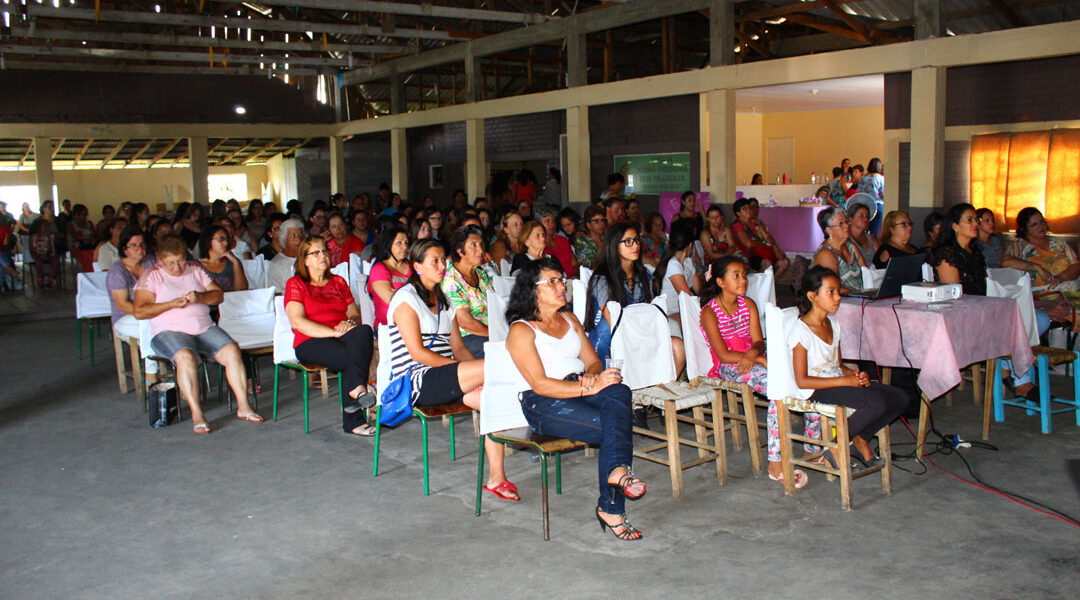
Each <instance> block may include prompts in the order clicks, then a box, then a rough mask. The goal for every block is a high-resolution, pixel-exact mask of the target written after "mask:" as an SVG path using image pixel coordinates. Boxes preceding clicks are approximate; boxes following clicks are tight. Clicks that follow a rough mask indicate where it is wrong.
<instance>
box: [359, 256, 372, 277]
mask: <svg viewBox="0 0 1080 600" xmlns="http://www.w3.org/2000/svg"><path fill="white" fill-rule="evenodd" d="M373 266H375V259H374V258H369V259H367V260H364V261H361V262H360V268H361V270H362V271H363V273H364V275H371V267H373Z"/></svg>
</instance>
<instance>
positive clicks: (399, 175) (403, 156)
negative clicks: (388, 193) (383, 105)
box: [390, 127, 409, 200]
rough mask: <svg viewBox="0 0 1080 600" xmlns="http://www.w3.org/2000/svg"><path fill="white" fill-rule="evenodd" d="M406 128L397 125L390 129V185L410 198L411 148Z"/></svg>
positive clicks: (406, 198)
mask: <svg viewBox="0 0 1080 600" xmlns="http://www.w3.org/2000/svg"><path fill="white" fill-rule="evenodd" d="M405 132H406V130H405V128H403V127H395V128H393V129H391V130H390V165H391V175H390V187H391V188H392V190H393V191H395V192H397V193H398V194H401V197H402V198H403V199H405V200H408V199H409V150H408V142H407V141H406V138H407V136H406V135H405Z"/></svg>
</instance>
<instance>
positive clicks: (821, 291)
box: [787, 266, 907, 470]
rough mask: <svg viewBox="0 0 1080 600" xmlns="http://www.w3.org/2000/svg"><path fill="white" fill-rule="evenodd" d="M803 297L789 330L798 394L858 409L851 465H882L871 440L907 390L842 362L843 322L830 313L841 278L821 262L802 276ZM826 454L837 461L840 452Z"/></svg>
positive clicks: (899, 408) (851, 422) (896, 412)
mask: <svg viewBox="0 0 1080 600" xmlns="http://www.w3.org/2000/svg"><path fill="white" fill-rule="evenodd" d="M801 289H803V290H805V295H804V296H803V297H802V298H799V314H800V315H801V316H800V317H799V321H798V322H797V323H796V324H795V327H794V328H793V329H792V331H791V332H790V333H789V334H788V337H787V343H788V345H789V346H790V347H791V362H792V365H793V367H794V371H795V385H797V386H798V388H799V389H798V396H799V397H800V398H803V399H808V400H811V401H813V402H820V403H822V404H832V405H837V406H847V407H849V408H853V409H855V412H854V413H853V414H852V415H851V416H850V417H848V430H849V431H850V433H851V441H852V445H853V446H854V447H855V449H856V450H857V452H852V453H851V458H852V459H854V460H853V461H852V469H855V470H858V469H862V468H867V467H870V466H874V465H876V464H878V462H879V460H880V459H878V458H875V457H874V455H873V453H872V452H871V451H870V444H869V443H868V442H869V439H870V438H871V437H872V436H873V435H874V434H876V433H877V432H878V430H879V429H881V428H882V427H888V426H889V423H891V422H892V421H893V420H894V419H896V418H897V417H898V416H900V413H902V412H904V409H905V408H907V394H906V393H905V392H904V391H903V390H901V389H900V388H895V387H892V386H889V385H882V384H880V383H870V376H869V375H867V374H866V373H863V372H861V371H853V370H851V369H848V368H847V367H845V366H843V365H842V364H841V363H840V324H839V322H837V321H836V319H834V318H833V317H832V315H833V314H834V313H835V312H836V311H837V310H838V309H839V308H840V278H839V277H838V276H837V275H836V273H835V272H833V271H832V270H831V269H828V268H825V267H821V266H817V267H812V268H811V269H810V270H809V271H807V272H806V275H805V276H804V277H803V280H802V288H801ZM822 456H823V458H825V460H827V461H829V462H830V463H831V464H832V465H833V466H834V467H836V466H837V465H838V464H839V456H838V455H837V454H836V450H835V449H833V448H830V451H829V452H826V453H824V454H823V455H822Z"/></svg>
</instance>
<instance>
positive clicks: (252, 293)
mask: <svg viewBox="0 0 1080 600" xmlns="http://www.w3.org/2000/svg"><path fill="white" fill-rule="evenodd" d="M218 310H219V311H220V318H219V319H218V326H219V327H221V328H222V329H224V330H225V333H227V334H229V337H231V338H232V339H234V340H236V343H237V345H239V346H240V349H241V350H253V349H256V348H266V347H267V346H272V345H273V344H274V324H275V321H276V318H277V317H276V315H275V314H274V288H261V289H257V290H243V291H238V292H225V300H224V301H222V303H221V304H220V305H219V306H218Z"/></svg>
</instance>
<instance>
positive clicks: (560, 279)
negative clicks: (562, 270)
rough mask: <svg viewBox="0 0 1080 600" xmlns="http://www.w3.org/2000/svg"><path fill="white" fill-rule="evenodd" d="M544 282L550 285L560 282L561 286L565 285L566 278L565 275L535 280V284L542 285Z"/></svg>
mask: <svg viewBox="0 0 1080 600" xmlns="http://www.w3.org/2000/svg"><path fill="white" fill-rule="evenodd" d="M545 283H546V284H548V285H552V286H553V285H555V284H562V286H563V287H566V278H565V277H552V278H550V279H541V280H540V281H537V282H536V285H544V284H545Z"/></svg>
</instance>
